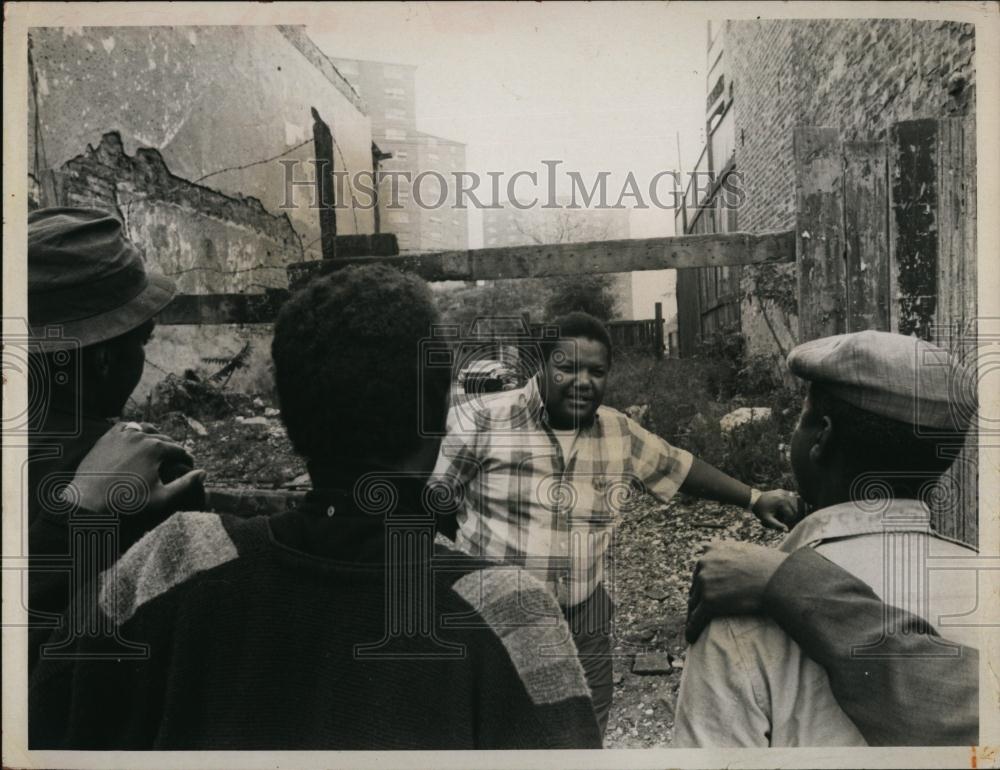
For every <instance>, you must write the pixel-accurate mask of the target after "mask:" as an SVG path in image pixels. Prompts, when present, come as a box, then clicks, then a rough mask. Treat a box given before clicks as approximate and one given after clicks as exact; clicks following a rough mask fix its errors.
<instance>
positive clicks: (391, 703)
mask: <svg viewBox="0 0 1000 770" xmlns="http://www.w3.org/2000/svg"><path fill="white" fill-rule="evenodd" d="M425 522H426V519H423V520H422V519H421V518H420V516H419V515H417V516H410V515H409V514H408V513H407V510H405V509H404V508H403V507H402V506H400V509H399V510H398V511H397V512H394V513H393V514H392V516H391V517H389V519H388V520H387V518H385V517H383V516H372V515H366V514H365V513H364V512H363V511H359V510H358V508H357V506H356V504H355V501H354V499H353V496H352V495H350V494H348V493H342V492H334V491H328V492H324V493H316V492H314V493H311V494H310V496H309V497H308V499H307V501H306V503H305V504H304V505H303V506H302V507H301V508H300V509H299V510H297V511H295V512H292V513H288V514H283V515H280V516H275V517H271V518H270V519H268V518H266V517H258V518H253V519H241V518H237V517H231V516H220V515H216V514H207V513H178V514H175V515H174V516H172V517H171V518H170V519H168V520H167V521H166V522H164V523H163V524H162V525H160V526H159V527H157V528H156V529H154V530H153V531H152V532H150V533H148V534H147V535H146V536H145V537H144V538H143V539H141V540H140V541H139V542H138V543H136V544H135V546H133V548H131V549H130V550H129V551H128V553H126V554H125V555H124V556H123V557H122V558H121V560H120V561H119V562H118V563H117V564H116V565H115V566H114V567H112V568H111V569H110V570H108V572H107V573H105V574H104V575H103V576H102V584H101V592H100V603H99V604H100V607H99V612H100V618H99V619H100V620H102V621H103V622H105V623H106V624H107V626H108V628H109V629H112V632H111V633H108V634H105V635H104V636H103V637H97V638H94V637H81V638H79V639H78V640H76V641H75V642H74V644H73V647H72V648H71V649H69V650H68V651H70V652H72V653H73V654H74V657H75V659H73V657H71V658H69V659H67V658H56V659H48V658H45V659H43V660H42V661H41V662H40V663H39V665H38V667H37V668H36V670H35V671H34V672H33V674H32V677H31V682H30V687H29V708H30V714H29V739H30V745H31V748H33V749H41V748H72V749H489V748H496V749H499V748H599V747H600V737H599V735H598V732H597V726H596V721H595V718H594V714H593V709H592V706H591V703H590V698H589V692H588V690H587V686H586V683H585V679H584V675H583V670H582V668H581V666H580V663H579V661H578V659H577V656H576V649H575V647H574V645H573V641H572V638H571V636H570V634H569V630H568V628H567V626H566V623H565V621H564V620H563V618H562V614H561V612H560V610H559V607H558V605H557V604H556V602H555V600H554V599H553V598H552V597H551V596H550V595H549V594H548V593H547V592H546V591H545V589H544V587H543V586H542V585H541V583H539V582H538V581H536V580H534V579H533V578H531V577H530V576H528V575H527V574H526V573H524V572H522V571H521V570H519V569H517V568H510V567H505V566H501V565H496V564H489V563H482V562H476V561H474V560H473V559H471V558H469V557H467V556H465V555H463V554H459V553H458V552H455V551H452V550H450V549H447V548H444V547H443V546H441V545H438V544H434V543H432V538H433V520H432V521H431V525H430V534H429V535H428V534H427V527H425V526H424V523H425ZM398 554H403V556H402V558H397V555H398ZM143 645H144V646H145V650H142V649H141V646H143ZM136 647H138V648H139V650H138V652H137V651H136V649H134V648H136Z"/></svg>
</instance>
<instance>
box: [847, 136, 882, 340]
mask: <svg viewBox="0 0 1000 770" xmlns="http://www.w3.org/2000/svg"><path fill="white" fill-rule="evenodd" d="M886 185H887V170H886V151H885V144H884V143H882V142H847V143H845V144H844V248H845V257H846V269H847V328H846V331H849V332H855V331H861V330H863V329H882V330H888V329H889V232H888V227H889V217H888V210H889V193H888V190H887V187H886Z"/></svg>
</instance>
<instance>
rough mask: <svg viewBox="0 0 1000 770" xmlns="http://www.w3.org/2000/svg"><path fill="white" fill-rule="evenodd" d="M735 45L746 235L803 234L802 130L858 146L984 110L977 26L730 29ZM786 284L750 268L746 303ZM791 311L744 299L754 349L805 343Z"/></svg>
mask: <svg viewBox="0 0 1000 770" xmlns="http://www.w3.org/2000/svg"><path fill="white" fill-rule="evenodd" d="M725 35H726V41H725V44H726V50H727V55H728V57H729V62H730V71H731V73H732V76H731V77H732V83H733V108H734V110H735V122H736V165H737V168H738V169H739V170H740V171H741V172H742V173H743V175H744V184H745V186H746V193H747V198H746V203H745V205H744V207H743V208H741V209H740V211H739V227H740V229H741V230H747V231H763V230H785V229H792V228H794V226H795V188H794V178H793V167H792V129H793V128H794V127H795V126H796V125H812V126H836V127H839V128H840V130H841V133H842V135H843V137H844V138H845V139H846V140H876V139H882V138H885V136H886V132H887V130H888V128H889V127H890V126H891V125H892V124H893V123H895V122H897V121H900V120H909V119H912V118H943V117H956V116H960V115H971V114H974V112H975V80H976V73H975V60H974V54H975V27H974V26H973V25H971V24H960V23H956V22H940V21H918V20H912V19H851V20H842V19H837V20H833V19H817V20H803V21H795V20H762V21H729V22H727V25H726V29H725ZM782 270H784V271H785V272H786V275H785V276H781V275H780V273H781V271H782ZM791 271H792V266H787V267H782V268H781V269H780V270H779V271H778V274H779V275H778V276H777V277H778V279H779V281H778V283H781V279H784V282H785V284H786V285H790V284H789V282H788V274H790V273H791ZM765 277H766V281H765V280H763V279H764V278H765ZM775 277H776V276H775V275H774V274H772V273H771V272H767V274H766V276H765V275H762V273H761V271H760V270H759V269H750V268H748V269H745V270H744V278H743V281H744V284H743V293H744V296H747V294H748V292H749V293H751V294H752V293H754V292H755V291H756V288H757V284H758V282H760V283H761V284H764V283H767V284H774V283H775ZM791 283H794V282H793V281H792V282H791ZM783 304H784V303H782V302H781V301H780V300H779V301H771V300H766V301H764V303H763V306H762V304H761V301H760V300H759V299H750V300H744V302H743V307H742V323H743V332H744V335H745V336H746V337H747V342H748V345H749V348H750V350H751V351H753V352H756V353H765V354H770V353H785V352H787V348H788V346H789V345H791V344H793V343H794V337H795V333H796V330H797V323H798V322H797V319H796V318H795V316H794V312H793V311H794V307H791V308H789V307H788V306H787V304H786V305H785V307H782V305H783ZM762 308H763V309H762ZM765 315H766V317H764V316H765Z"/></svg>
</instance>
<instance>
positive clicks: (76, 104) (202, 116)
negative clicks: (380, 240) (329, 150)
mask: <svg viewBox="0 0 1000 770" xmlns="http://www.w3.org/2000/svg"><path fill="white" fill-rule="evenodd" d="M29 45H30V56H31V59H30V62H31V84H32V85H31V86H30V87H29V96H28V107H29V116H28V117H29V131H28V142H29V146H28V153H29V154H28V157H29V158H32V159H33V161H37V162H36V163H33V166H38V167H33V168H32V169H31V171H32V173H33V174H34V176H35V177H36V179H39V181H41V180H40V175H41V173H42V172H44V171H47V170H49V169H58V168H60V167H62V166H63V164H65V163H66V162H67V161H68V160H70V159H71V158H74V157H76V156H77V155H78V154H79V153H80V150H81V148H84V147H87V146H88V145H97V144H98V143H99V142H100V140H101V137H102V136H103V135H104V134H105V133H107V132H109V131H114V132H117V133H118V135H119V136H120V137H121V140H122V144H123V147H124V149H125V151H126V152H127V153H129V154H130V155H134V154H136V152H137V150H138V149H139V148H152V149H155V150H158V151H159V153H160V154H161V155H162V158H163V160H164V161H165V162H166V163H167V165H168V166H169V167H170V168H171V170H172V171H173V173H175V174H176V175H178V176H179V177H182V178H184V179H188V180H191V181H195V182H203V183H204V184H206V185H210V186H211V187H212V188H213V189H215V190H218V191H220V192H223V193H226V194H229V195H246V196H251V197H253V198H256V199H257V200H259V201H260V202H261V203H262V205H263V206H264V207H265V208H266V209H267V210H268V211H270V212H272V213H274V214H280V213H287V214H288V215H289V217H290V219H291V222H292V224H293V226H294V227H295V229H296V230H297V231H298V232H299V234H300V236H301V238H302V241H303V243H304V244H306V246H307V248H308V249H310V250H311V252H312V253H311V256H310V258H315V259H318V258H320V256H321V255H320V251H319V235H320V231H319V218H318V216H317V209H315V208H311V207H310V206H311V204H312V203H313V198H312V192H313V190H312V188H311V187H309V186H299V187H296V188H294V193H293V196H292V201H291V202H292V204H293V206H292V207H289V208H285V207H284V204H285V203H286V184H285V168H284V167H283V166H282V165H281V164H280V163H279V161H298V165H297V167H296V169H295V176H294V178H295V179H296V180H311V179H313V178H314V177H313V170H314V167H313V166H312V165H311V164H310V161H312V160H313V159H314V157H315V153H314V150H313V146H312V141H311V140H312V123H313V121H312V116H311V113H310V108H312V107H315V108H316V110H317V112H318V113H319V115H320V116H321V117H322V118H323V120H324V121H325V122H326V123H327V124H328V125H329V126H330V128H331V130H332V132H333V136H334V139H335V141H336V143H337V152H336V154H335V159H336V165H337V168H338V169H341V170H342V169H344V168H346V169H347V170H348V171H349V172H351V173H355V172H359V171H371V164H372V161H371V141H372V138H371V121H370V119H369V118H368V116H367V114H366V109H365V106H364V104H363V102H362V101H361V99H360V97H359V96H358V95H357V94H356V93H355V92H354V91H353V89H352V88H351V86H350V84H349V83H348V82H347V81H346V80H344V79H343V77H341V76H340V74H339V73H338V72H337V70H336V68H335V67H333V65H332V64H330V63H329V61H328V60H327V59H326V58H325V56H324V55H323V54H322V52H321V51H319V49H317V48H316V47H315V45H313V44H312V42H311V41H310V40H309V39H308V37H307V36H306V35H305V32H304V30H302V29H301V28H297V27H273V26H241V27H226V26H216V27H169V26H167V27H82V28H71V27H45V28H33V29H31V30H30V32H29ZM307 54H308V55H307ZM336 217H337V228H338V232H340V233H344V234H350V233H371V232H372V231H373V229H374V217H373V215H372V212H371V211H369V210H366V209H363V208H351V207H345V208H340V209H338V210H337V212H336Z"/></svg>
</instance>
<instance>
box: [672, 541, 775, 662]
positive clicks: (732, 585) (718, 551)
mask: <svg viewBox="0 0 1000 770" xmlns="http://www.w3.org/2000/svg"><path fill="white" fill-rule="evenodd" d="M787 556H788V554H786V553H784V552H782V551H778V550H776V549H774V548H767V547H765V546H762V545H753V544H751V543H735V542H724V543H722V542H720V543H711V544H709V545H708V547H707V549H706V550H705V553H704V554H703V555H702V557H701V558H700V559H698V563H697V564H696V565H695V568H694V577H693V578H692V581H691V592H690V593H689V594H688V617H687V626H686V628H685V633H684V635H685V636H686V637H687V640H688V643H690V644H694V642H695V640H696V639H697V638H698V635H699V634H700V633H701V632H702V629H704V628H705V626H706V625H708V621H710V620H711V619H712V618H713V617H716V616H720V615H753V614H756V613H758V612H760V609H761V598H762V597H763V595H764V589H765V588H766V587H767V583H768V581H769V580H770V579H771V577H772V576H773V575H774V573H775V572H777V571H778V567H780V566H781V564H782V562H784V560H785V558H786V557H787Z"/></svg>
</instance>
